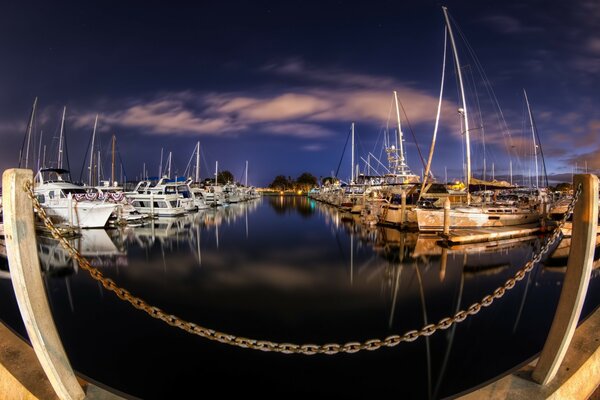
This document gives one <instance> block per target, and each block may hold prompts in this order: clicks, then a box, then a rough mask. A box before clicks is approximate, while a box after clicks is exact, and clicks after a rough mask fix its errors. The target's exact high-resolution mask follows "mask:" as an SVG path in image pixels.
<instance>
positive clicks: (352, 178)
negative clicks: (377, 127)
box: [350, 92, 395, 185]
mask: <svg viewBox="0 0 600 400" xmlns="http://www.w3.org/2000/svg"><path fill="white" fill-rule="evenodd" d="M394 93H395V92H394ZM350 160H351V161H350V162H351V163H352V165H351V168H350V173H351V175H350V184H351V185H353V184H354V122H353V123H352V157H350Z"/></svg>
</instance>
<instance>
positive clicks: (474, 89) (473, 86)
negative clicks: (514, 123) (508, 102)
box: [465, 65, 487, 180]
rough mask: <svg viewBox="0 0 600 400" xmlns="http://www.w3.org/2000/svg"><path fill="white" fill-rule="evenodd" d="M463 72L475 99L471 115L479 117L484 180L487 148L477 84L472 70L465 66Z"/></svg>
mask: <svg viewBox="0 0 600 400" xmlns="http://www.w3.org/2000/svg"><path fill="white" fill-rule="evenodd" d="M465 70H466V71H465V72H468V73H467V76H468V77H470V78H471V79H470V81H469V79H466V83H467V85H468V86H469V89H470V91H471V92H472V95H473V97H474V98H475V105H476V107H477V108H476V109H477V113H476V114H475V115H473V114H471V115H473V117H474V118H473V119H476V118H477V117H479V123H480V125H479V127H478V128H479V129H481V146H482V148H483V175H482V177H483V179H484V180H485V179H486V172H487V165H486V159H487V151H486V150H487V148H486V145H485V127H484V124H483V113H482V111H481V102H480V101H479V94H478V93H477V83H476V82H475V77H474V74H473V68H471V66H470V65H466V66H465ZM475 129H477V128H471V131H473V130H475Z"/></svg>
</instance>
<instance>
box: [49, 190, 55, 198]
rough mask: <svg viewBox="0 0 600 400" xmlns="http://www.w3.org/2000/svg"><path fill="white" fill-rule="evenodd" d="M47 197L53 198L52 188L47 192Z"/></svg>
mask: <svg viewBox="0 0 600 400" xmlns="http://www.w3.org/2000/svg"><path fill="white" fill-rule="evenodd" d="M48 197H49V198H51V199H53V198H54V190H52V191H50V192H48Z"/></svg>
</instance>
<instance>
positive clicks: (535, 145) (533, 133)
mask: <svg viewBox="0 0 600 400" xmlns="http://www.w3.org/2000/svg"><path fill="white" fill-rule="evenodd" d="M523 94H524V95H525V103H526V104H527V112H528V113H529V123H530V125H531V137H532V138H533V157H534V159H535V188H536V189H537V188H539V187H540V182H539V176H540V174H539V172H538V158H537V148H538V145H537V143H536V141H535V128H534V124H533V115H532V114H531V108H530V107H529V99H528V98H527V92H526V91H525V89H523Z"/></svg>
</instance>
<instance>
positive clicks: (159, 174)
mask: <svg viewBox="0 0 600 400" xmlns="http://www.w3.org/2000/svg"><path fill="white" fill-rule="evenodd" d="M162 163H163V148H162V147H161V148H160V164H159V165H158V179H160V178H162Z"/></svg>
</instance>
